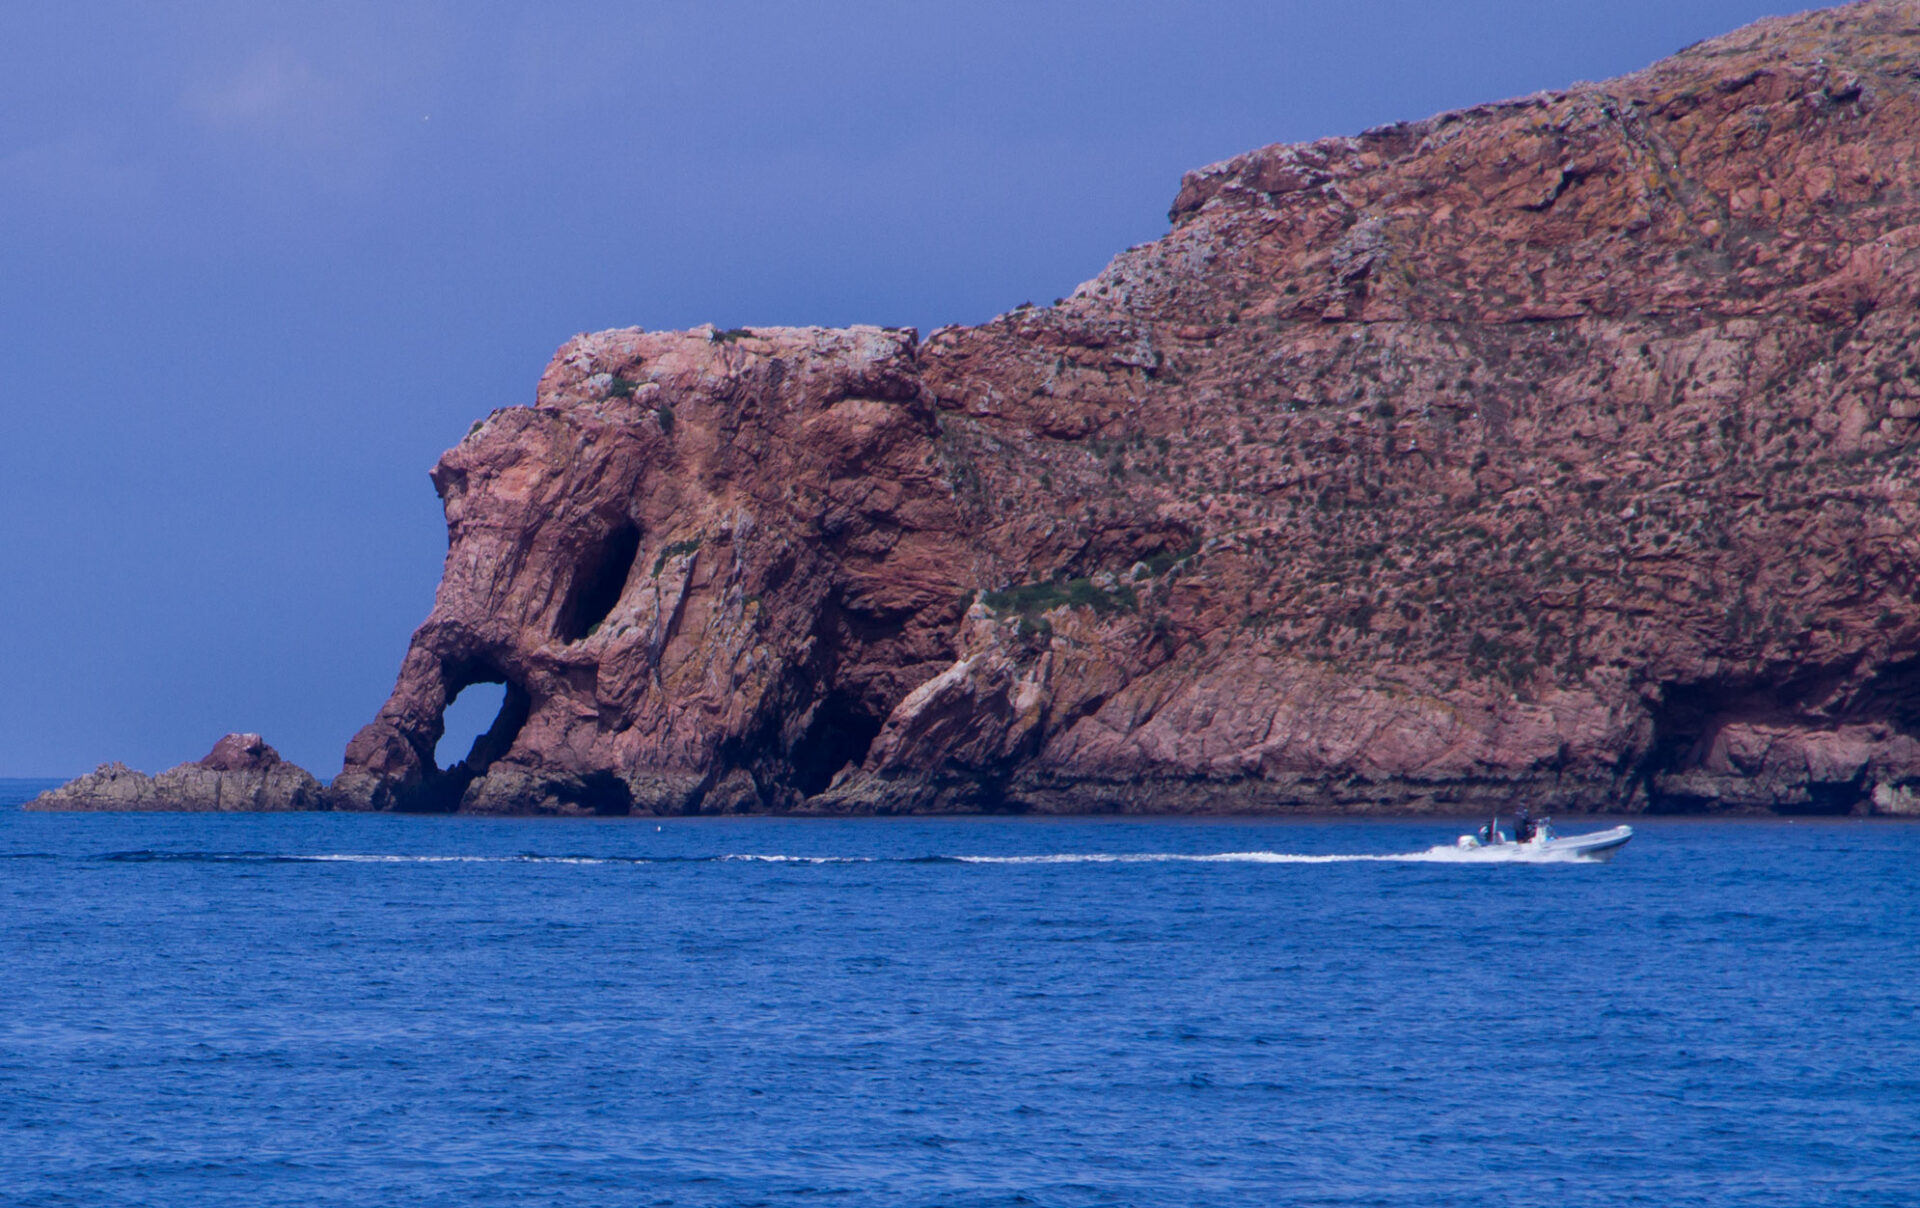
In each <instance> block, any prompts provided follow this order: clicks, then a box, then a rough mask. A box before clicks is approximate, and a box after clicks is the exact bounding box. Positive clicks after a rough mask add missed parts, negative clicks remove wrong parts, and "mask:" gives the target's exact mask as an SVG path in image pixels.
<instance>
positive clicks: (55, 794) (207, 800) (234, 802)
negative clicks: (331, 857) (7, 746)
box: [21, 733, 327, 813]
mask: <svg viewBox="0 0 1920 1208" xmlns="http://www.w3.org/2000/svg"><path fill="white" fill-rule="evenodd" d="M21 808H22V809H28V810H95V811H110V810H129V811H133V810H144V811H181V812H196V813H240V812H266V811H288V810H323V809H326V808H327V802H326V790H325V788H324V787H323V786H322V785H321V784H320V782H319V781H318V780H316V779H314V777H313V776H312V775H311V774H309V773H308V772H307V771H306V770H305V769H303V768H300V767H297V766H295V765H294V764H291V763H288V762H287V761H286V760H284V759H282V758H280V753H279V752H278V751H276V750H274V749H273V748H272V747H270V746H268V745H267V743H266V741H265V740H264V739H262V738H261V737H260V736H259V735H258V734H241V733H235V734H228V735H227V736H226V737H224V738H222V739H221V740H220V741H219V742H218V743H215V744H214V748H213V750H211V751H209V752H208V753H207V754H206V756H205V757H204V758H201V759H199V760H197V761H195V762H193V763H183V764H181V765H179V766H178V767H174V768H169V769H168V770H166V771H164V772H161V773H160V774H159V775H157V776H149V775H147V774H146V773H145V772H137V771H135V770H133V769H132V768H129V767H128V766H127V765H125V764H123V763H104V764H101V765H100V766H99V767H98V768H96V769H95V770H94V771H92V772H89V773H88V774H86V775H85V776H81V777H78V778H76V779H74V780H70V781H68V782H67V783H66V784H63V785H61V786H60V787H59V788H57V789H52V790H50V791H48V792H45V793H42V794H40V795H39V796H38V797H36V798H34V799H33V800H32V801H29V802H27V803H26V804H25V805H24V806H22V807H21Z"/></svg>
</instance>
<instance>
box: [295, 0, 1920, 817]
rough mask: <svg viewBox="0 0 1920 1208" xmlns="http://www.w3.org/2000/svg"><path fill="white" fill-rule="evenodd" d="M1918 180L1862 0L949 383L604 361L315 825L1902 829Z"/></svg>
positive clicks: (1391, 174) (655, 338) (1911, 645)
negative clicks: (1895, 817)
mask: <svg viewBox="0 0 1920 1208" xmlns="http://www.w3.org/2000/svg"><path fill="white" fill-rule="evenodd" d="M1917 173H1920V5H1916V4H1915V3H1913V2H1911V0H1900V2H1888V0H1875V2H1869V3H1863V4H1855V5H1849V6H1846V7H1843V8H1839V9H1835V10H1831V11H1826V12H1819V13H1813V14H1809V15H1804V16H1800V17H1795V18H1788V19H1779V20H1770V21H1763V22H1761V23H1759V24H1757V25H1754V26H1751V27H1749V28H1747V29H1744V30H1741V31H1739V32H1737V33H1735V34H1732V35H1729V36H1728V37H1725V38H1721V39H1718V40H1716V41H1712V42H1708V43H1704V44H1701V45H1699V46H1696V47H1693V48H1690V49H1688V50H1687V51H1684V52H1682V53H1681V54H1679V55H1677V56H1675V57H1674V58H1672V59H1669V60H1666V61H1665V62H1662V63H1660V64H1657V65H1656V66H1654V67H1653V68H1651V69H1649V70H1647V71H1645V72H1642V73H1639V74H1637V75H1633V76H1629V77H1626V78H1623V79H1619V80H1615V81H1612V82H1610V83H1605V84H1597V85H1580V86H1577V87H1575V88H1573V89H1571V90H1569V91H1567V92H1563V93H1551V94H1540V95H1536V96H1532V97H1527V98H1523V99H1520V100H1516V101H1509V102H1504V103H1500V104H1493V105H1484V106H1479V107H1476V108H1473V109H1469V110H1464V111H1461V112H1458V113H1448V114H1442V115H1440V116H1438V117H1435V118H1431V119H1429V120H1427V121H1422V122H1415V123H1410V124H1405V125H1397V126H1389V127H1385V128H1382V129H1378V130H1373V131H1369V132H1367V133H1366V134H1363V135H1360V136H1358V137H1355V138H1337V139H1326V140H1322V141H1319V142H1315V143H1311V144H1305V145H1299V146H1275V147H1268V148H1265V149H1262V150H1259V151H1254V152H1251V153H1249V154H1247V155H1243V156H1241V157H1239V158H1237V159H1233V160H1230V161H1227V162H1225V163H1221V164H1216V165H1213V166H1211V167H1208V168H1204V169H1202V170H1200V171H1198V172H1194V173H1191V174H1190V175H1188V177H1187V178H1186V179H1185V181H1183V182H1182V185H1181V188H1180V192H1179V195H1178V197H1177V198H1176V200H1175V202H1174V206H1173V211H1172V224H1173V225H1172V230H1171V231H1170V232H1169V233H1168V234H1167V235H1166V237H1164V238H1163V239H1160V240H1159V241H1157V242H1154V243H1151V244H1146V245H1143V246H1141V247H1137V248H1134V249H1132V250H1130V251H1128V252H1126V253H1124V254H1122V255H1121V256H1119V257H1118V258H1117V259H1116V260H1114V262H1113V263H1112V264H1111V265H1110V266H1109V267H1108V268H1107V269H1106V271H1105V272H1103V273H1102V274H1101V275H1100V276H1099V277H1097V278H1095V279H1094V280H1092V281H1090V282H1088V283H1086V284H1085V285H1083V286H1081V287H1080V288H1079V289H1078V290H1076V291H1075V292H1074V294H1073V296H1072V297H1071V298H1068V299H1064V300H1063V301H1061V302H1060V303H1058V304H1057V305H1055V306H1053V307H1051V308H1040V309H1036V308H1031V307H1023V308H1021V309H1018V310H1015V311H1012V312H1010V313H1008V314H1006V315H1003V316H1001V317H1000V318H998V319H995V320H994V321H992V322H989V323H986V324H983V325H982V326H979V327H974V328H946V329H942V330H940V331H937V332H934V333H933V334H932V335H931V336H930V337H929V338H928V339H927V340H926V341H925V342H924V343H922V342H919V341H917V340H916V338H915V335H914V333H912V332H910V331H904V330H882V329H875V328H854V329H851V330H845V331H829V330H820V329H756V330H751V331H746V330H742V331H728V332H721V331H714V330H710V329H708V330H700V331H694V332H680V333H668V334H647V333H642V332H640V331H637V330H631V331H611V332H603V333H600V334H597V335H589V336H581V337H579V338H577V339H575V340H573V341H571V342H570V343H568V344H567V345H566V346H565V347H564V348H562V349H561V351H560V353H559V355H558V356H557V357H556V358H555V360H554V362H553V364H552V366H551V367H550V368H549V369H548V371H547V373H546V375H545V376H544V377H543V379H542V380H541V383H540V389H539V396H538V401H537V402H536V404H535V405H534V406H532V407H530V408H520V409H511V410H506V411H500V412H496V413H494V414H493V415H492V416H491V417H489V418H488V419H487V420H485V421H483V422H482V423H480V424H478V425H476V426H475V428H474V430H473V432H472V433H470V434H469V436H468V437H467V439H466V440H464V441H463V442H461V444H460V445H459V446H458V447H456V448H455V449H453V450H452V451H450V452H449V453H447V455H446V456H445V457H444V458H442V460H441V462H440V464H439V465H438V466H437V467H436V468H435V470H434V472H433V480H434V483H435V485H436V487H437V488H438V489H439V491H440V494H441V497H442V499H443V500H444V501H445V505H446V511H447V523H448V531H449V537H450V549H449V552H448V556H447V564H446V571H445V578H444V580H443V581H442V584H441V587H440V592H439V596H438V598H437V600H436V602H435V606H434V610H433V613H432V615H431V616H430V617H429V618H428V620H427V622H426V623H425V624H424V625H423V626H422V627H421V628H420V630H419V631H418V632H417V633H416V634H415V636H414V640H413V644H412V647H411V649H410V650H409V652H408V654H407V657H406V661H405V663H404V665H403V667H402V669H401V673H400V678H399V682H398V684H397V685H396V687H395V690H394V693H393V696H392V698H391V699H390V700H389V701H388V703H387V705H386V706H385V707H384V708H383V709H382V710H381V712H380V715H379V717H378V718H377V719H376V720H375V721H374V722H373V723H372V724H371V725H369V726H367V727H366V728H365V729H363V730H362V731H361V732H360V734H359V735H358V736H357V737H356V738H355V739H354V740H353V743H352V744H351V746H350V747H349V748H348V751H347V759H346V770H345V771H344V772H343V774H342V775H341V777H340V778H339V779H338V780H337V781H336V782H335V784H334V788H333V792H334V798H335V800H336V801H337V802H338V803H339V804H341V805H344V806H351V807H358V808H417V809H451V808H455V807H456V806H457V807H459V808H464V809H469V810H483V811H522V810H537V811H608V812H624V811H628V810H649V811H682V810H707V811H731V810H769V809H807V810H823V811H824V810H875V811H892V810H909V809H1032V810H1083V809H1097V810H1138V811H1197V810H1242V809H1250V810H1268V809H1291V808H1307V809H1343V810H1409V809H1415V810H1431V809H1454V808H1460V809H1465V808H1469V807H1472V808H1476V809H1477V808H1479V807H1481V806H1483V805H1484V804H1485V803H1487V802H1488V801H1490V800H1504V799H1524V800H1526V801H1529V802H1531V803H1533V804H1534V805H1535V806H1536V807H1538V806H1549V807H1557V808H1563V809H1564V808H1582V809H1614V810H1622V809H1624V810H1639V809H1646V808H1655V809H1665V808H1740V809H1749V808H1783V809H1819V810H1867V809H1882V810H1887V811H1902V810H1911V809H1912V808H1913V802H1914V801H1915V800H1916V798H1915V796H1914V793H1915V789H1914V787H1913V786H1915V785H1916V784H1920V746H1917V745H1916V742H1915V739H1914V738H1913V737H1912V735H1913V733H1914V731H1915V725H1916V717H1920V603H1916V596H1915V590H1916V578H1917V577H1920V558H1916V553H1917V552H1920V551H1916V547H1915V541H1914V533H1915V528H1916V522H1920V497H1917V494H1916V488H1915V484H1914V478H1913V459H1914V453H1915V449H1916V443H1917V437H1916V430H1915V428H1916V422H1917V421H1920V357H1916V350H1915V341H1916V339H1917V338H1920V312H1917V311H1916V306H1915V300H1916V288H1917V287H1920V195H1916V193H1915V185H1916V174H1917ZM478 681H504V682H505V683H506V684H507V686H508V687H507V693H506V705H505V707H504V708H503V710H502V713H501V716H500V719H499V721H498V722H497V723H496V725H495V726H494V729H493V730H492V731H491V732H490V733H489V734H488V735H487V736H485V737H484V738H482V739H481V740H480V741H479V742H478V743H476V744H475V748H474V751H473V752H472V754H471V755H470V756H469V757H468V758H467V760H465V761H464V762H463V763H462V764H460V765H458V766H456V767H455V768H453V769H449V770H446V771H441V770H438V769H436V768H435V767H434V765H433V759H432V755H433V750H434V746H435V743H436V741H437V740H438V738H439V737H440V734H441V715H442V711H443V710H444V708H445V706H446V704H447V702H448V700H449V699H450V698H451V697H452V696H454V695H455V694H457V693H458V692H459V691H460V690H461V689H462V688H464V687H466V686H467V685H469V684H471V683H474V682H478Z"/></svg>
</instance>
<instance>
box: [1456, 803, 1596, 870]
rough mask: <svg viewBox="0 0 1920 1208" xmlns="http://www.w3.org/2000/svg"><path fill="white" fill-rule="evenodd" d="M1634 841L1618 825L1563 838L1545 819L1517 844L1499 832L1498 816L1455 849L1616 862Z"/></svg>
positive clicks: (1488, 853)
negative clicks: (1608, 828)
mask: <svg viewBox="0 0 1920 1208" xmlns="http://www.w3.org/2000/svg"><path fill="white" fill-rule="evenodd" d="M1631 838H1633V828H1632V827H1631V826H1616V827H1613V828H1612V829H1610V830H1603V831H1590V832H1588V833H1587V834H1584V835H1561V834H1558V833H1556V832H1555V831H1554V829H1553V822H1552V820H1551V819H1548V818H1542V819H1541V820H1540V821H1539V822H1538V823H1537V824H1536V825H1535V826H1534V828H1533V835H1532V836H1531V837H1530V838H1528V839H1526V840H1524V841H1522V842H1515V841H1514V840H1512V839H1509V838H1507V836H1506V835H1505V834H1504V833H1503V832H1502V831H1501V830H1500V816H1499V815H1498V814H1495V815H1494V817H1493V821H1492V822H1490V823H1489V824H1487V825H1486V826H1483V827H1481V828H1480V833H1479V834H1477V835H1461V836H1460V838H1459V840H1458V842H1457V843H1456V844H1455V846H1456V847H1459V848H1461V849H1463V850H1465V851H1472V852H1482V853H1485V854H1486V855H1488V856H1501V857H1507V858H1529V857H1534V858H1539V857H1551V858H1556V859H1569V860H1595V861H1599V860H1611V859H1613V858H1614V856H1616V855H1618V854H1619V853H1620V849H1621V848H1623V847H1625V846H1626V845H1627V840H1629V839H1631Z"/></svg>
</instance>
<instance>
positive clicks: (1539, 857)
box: [202, 844, 1593, 865]
mask: <svg viewBox="0 0 1920 1208" xmlns="http://www.w3.org/2000/svg"><path fill="white" fill-rule="evenodd" d="M202 858H217V859H225V860H232V859H235V858H244V857H234V856H220V857H205V856H203V857H202ZM253 858H255V859H266V860H273V861H280V862H293V863H338V864H710V863H725V862H730V861H740V862H747V863H756V864H795V865H810V864H876V863H884V864H1036V865H1037V864H1168V863H1173V864H1587V863H1593V861H1590V860H1588V859H1587V858H1586V857H1584V856H1580V855H1577V854H1575V853H1573V852H1570V851H1565V850H1562V851H1540V850H1538V849H1527V848H1523V847H1520V846H1519V845H1517V844H1505V845H1502V846H1500V847H1491V848H1489V847H1474V848H1463V847H1454V846H1441V847H1430V848H1428V849H1426V850H1425V851H1410V852H1385V853H1365V852H1339V853H1330V854H1325V855H1314V854H1309V853H1306V852H1285V851H1223V852H1055V853H1051V854H1047V855H1024V856H961V855H951V856H950V855H924V856H905V857H898V856H896V857H888V856H798V855H786V854H780V853H761V852H729V853H725V854H720V855H691V856H671V855H669V856H640V855H634V856H542V855H513V856H482V855H390V854H377V853H351V852H340V853H324V854H311V855H281V856H254V857H253Z"/></svg>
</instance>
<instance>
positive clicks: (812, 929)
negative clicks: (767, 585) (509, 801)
mask: <svg viewBox="0 0 1920 1208" xmlns="http://www.w3.org/2000/svg"><path fill="white" fill-rule="evenodd" d="M0 791H7V792H9V794H10V796H11V797H13V798H16V799H17V798H19V797H21V796H23V795H25V793H26V791H27V786H24V785H22V784H20V783H18V782H15V783H12V784H3V783H0ZM1596 825H1599V826H1604V825H1611V820H1609V821H1607V822H1602V823H1598V824H1596ZM1634 826H1635V828H1636V831H1637V833H1636V836H1635V838H1634V840H1633V842H1632V843H1630V844H1629V845H1628V846H1627V848H1626V849H1625V850H1624V852H1623V853H1622V854H1621V855H1620V857H1619V858H1618V859H1617V860H1616V861H1614V862H1613V863H1611V864H1585V863H1556V864H1503V865H1487V864H1467V863H1461V862H1459V861H1458V860H1454V859H1452V858H1451V857H1450V855H1449V853H1447V852H1445V851H1441V852H1431V851H1430V850H1429V849H1432V848H1434V847H1436V846H1443V847H1444V845H1447V844H1450V843H1451V842H1452V840H1453V837H1454V836H1455V835H1456V834H1458V833H1459V832H1460V831H1461V830H1462V829H1465V827H1464V824H1461V823H1454V822H1445V821H1431V820H1427V821H1379V820H1352V819H1312V820H1286V821H1257V820H1245V819H1226V820H1205V821H1174V820H1136V819H1111V820H1109V819H1075V820H1039V819H1020V818H1008V819H869V820H805V821H802V820H782V819H741V820H717V819H672V820H654V819H645V820H643V819H601V820H551V819H546V820H533V819H527V820H520V819H512V820H502V819H478V818H458V817H390V816H364V815H329V814H297V815H224V816H219V815H189V814H152V815H140V814H132V815H108V814H81V815H58V814H56V815H45V814H27V813H22V812H21V811H19V810H18V809H17V808H14V807H13V805H12V804H7V805H4V806H0V909H3V910H4V912H5V913H4V920H5V922H4V927H3V928H0V1203H5V1204H8V1205H20V1206H26V1205H35V1206H38V1205H45V1206H48V1208H52V1206H54V1205H62V1206H70V1205H113V1206H119V1205H127V1206H131V1205H194V1206H198V1208H205V1206H217V1205H234V1206H240V1205H245V1206H247V1208H260V1206H263V1205H303V1206H304V1205H337V1206H353V1208H358V1206H362V1205H364V1206H368V1208H372V1206H380V1208H391V1206H395V1205H448V1206H453V1205H461V1206H468V1205H542V1206H560V1205H568V1206H570V1205H594V1206H596V1208H599V1206H607V1205H636V1206H638V1205H815V1204H818V1205H859V1206H864V1205H889V1206H893V1205H1062V1206H1066V1205H1210V1206H1215V1205H1380V1206H1392V1208H1414V1206H1421V1208H1425V1206H1429V1205H1431V1206H1440V1205H1449V1206H1451V1205H1516V1206H1518V1205H1527V1206H1533V1205H1626V1204H1645V1205H1660V1206H1663V1208H1673V1206H1679V1205H1714V1206H1716V1208H1722V1206H1728V1205H1781V1206H1792V1208H1805V1206H1808V1205H1824V1204H1834V1205H1843V1204H1844V1205H1888V1206H1894V1205H1899V1206H1902V1208H1906V1206H1911V1205H1914V1204H1916V1203H1920V827H1917V826H1913V825H1900V824H1894V823H1879V822H1866V821H1846V820H1841V821H1808V820H1800V821H1795V822H1787V821H1778V822H1774V821H1767V822H1702V821H1682V820H1662V819H1645V820H1635V821H1634ZM1563 829H1565V830H1568V831H1577V830H1580V829H1583V827H1581V826H1578V825H1571V824H1570V825H1566V826H1565V827H1564V828H1563Z"/></svg>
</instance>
